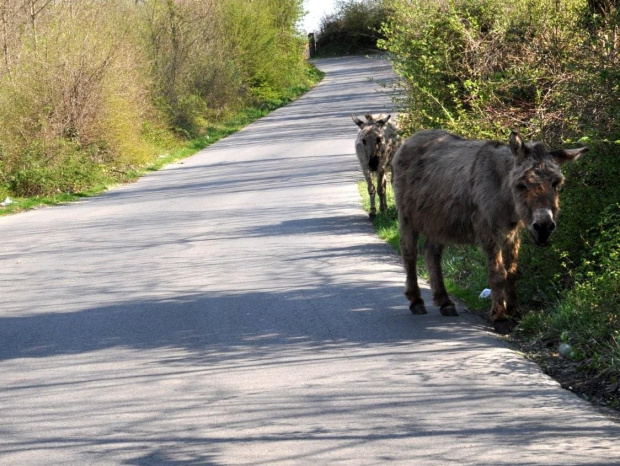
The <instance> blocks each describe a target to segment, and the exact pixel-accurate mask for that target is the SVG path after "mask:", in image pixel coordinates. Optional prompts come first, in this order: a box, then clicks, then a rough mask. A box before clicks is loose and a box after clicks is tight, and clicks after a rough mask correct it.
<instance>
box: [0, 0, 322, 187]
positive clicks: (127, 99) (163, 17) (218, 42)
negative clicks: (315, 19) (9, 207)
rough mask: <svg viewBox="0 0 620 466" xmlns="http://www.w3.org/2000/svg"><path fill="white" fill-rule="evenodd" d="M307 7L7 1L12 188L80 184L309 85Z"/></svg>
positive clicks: (0, 25)
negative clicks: (302, 31)
mask: <svg viewBox="0 0 620 466" xmlns="http://www.w3.org/2000/svg"><path fill="white" fill-rule="evenodd" d="M29 6H34V7H36V8H34V9H30V8H29ZM33 12H34V16H33ZM302 14H303V9H302V0H254V1H252V2H247V1H243V0H221V1H203V0H145V1H140V2H128V1H126V0H100V1H98V2H83V1H79V0H62V1H61V0H51V1H47V0H46V1H45V2H39V1H38V0H28V1H25V2H16V1H13V0H7V1H5V2H4V3H3V6H2V14H1V15H0V29H1V30H2V35H0V54H1V57H0V58H1V60H0V192H2V193H3V195H6V194H13V195H16V194H19V195H39V194H55V193H57V192H66V191H76V190H80V189H82V188H83V187H85V186H88V185H89V183H94V182H98V181H97V180H100V179H102V177H104V176H109V175H114V174H123V173H127V172H131V171H132V170H133V169H134V168H137V167H140V166H142V165H145V164H148V163H149V162H150V161H151V160H153V158H154V157H155V155H156V154H157V153H158V152H161V151H163V150H166V149H168V148H169V147H170V146H171V145H173V144H175V143H177V141H178V139H177V137H178V136H179V135H182V136H184V137H185V136H189V137H193V136H197V135H202V134H203V133H204V132H205V131H206V130H207V128H211V127H213V123H217V122H218V121H220V120H222V119H225V118H228V117H229V116H230V115H234V114H235V113H236V112H239V111H241V110H242V109H244V108H245V107H251V106H256V107H260V106H261V105H262V104H263V101H268V102H271V103H273V102H276V101H279V100H280V99H282V98H283V97H284V96H287V95H289V89H290V88H303V87H307V86H308V85H309V84H310V82H311V81H312V79H311V77H309V76H308V74H307V73H308V71H307V66H306V64H305V63H304V61H303V57H302V51H303V46H304V41H303V39H302V38H301V37H300V36H299V35H298V33H297V31H296V29H295V24H296V22H297V21H298V19H299V18H300V17H301V15H302ZM269 105H271V104H269ZM71 179H73V182H72V181H71Z"/></svg>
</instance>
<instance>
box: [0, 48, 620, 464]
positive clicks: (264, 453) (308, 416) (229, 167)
mask: <svg viewBox="0 0 620 466" xmlns="http://www.w3.org/2000/svg"><path fill="white" fill-rule="evenodd" d="M318 65H319V67H320V68H321V69H323V70H324V71H326V72H327V76H326V78H325V80H324V81H323V82H322V83H321V84H320V85H319V86H317V87H316V88H315V89H314V90H313V91H311V92H310V93H308V94H307V95H305V96H304V97H303V98H301V99H299V100H298V101H296V102H294V103H292V104H291V105H289V106H287V107H285V108H282V109H279V110H277V111H275V112H273V113H272V114H271V115H269V116H268V117H266V118H263V119H262V120H260V121H258V122H256V123H254V124H252V125H250V126H249V127H247V128H246V129H244V130H243V131H241V132H239V133H237V134H235V135H233V136H231V137H229V138H227V139H225V140H223V141H221V142H219V143H217V144H215V145H213V146H211V147H209V148H208V149H206V150H203V151H201V152H200V153H199V154H197V155H196V156H194V157H192V158H190V159H186V160H185V161H183V162H182V163H177V164H173V165H171V166H169V167H167V168H166V169H164V170H162V171H159V172H156V173H152V174H149V175H148V176H145V177H144V178H143V179H141V180H140V181H138V182H137V183H134V184H132V185H128V186H124V187H121V188H118V189H114V190H112V191H109V192H108V193H106V194H104V195H102V196H100V197H98V198H93V199H88V200H85V201H84V202H81V203H79V204H71V205H66V206H60V207H54V208H48V209H42V210H38V211H32V212H28V213H24V214H19V215H15V216H11V217H7V218H2V219H0V231H1V232H2V242H1V246H0V274H1V281H0V283H1V284H2V290H1V292H0V380H1V382H0V419H1V425H0V463H1V464H15V465H26V464H28V465H32V464H46V465H47V464H130V465H131V464H133V465H138V464H213V465H220V464H253V465H259V464H310V463H311V464H336V463H348V464H356V465H359V464H364V465H366V464H385V463H387V462H396V463H400V464H424V465H431V464H449V463H453V464H487V465H497V464H563V465H564V464H620V441H619V437H620V427H619V426H618V425H617V424H614V423H613V422H612V421H610V420H608V419H606V418H605V417H604V416H602V415H601V414H598V413H597V412H596V411H595V410H594V409H593V408H592V407H591V406H590V405H589V404H587V403H586V402H584V401H582V400H580V399H579V398H577V397H575V396H574V395H572V394H571V393H570V392H567V391H565V390H562V389H561V388H560V387H559V385H558V384H557V383H556V382H554V381H552V380H551V379H549V378H548V377H546V376H544V375H543V374H542V373H541V372H540V370H539V369H538V367H537V366H535V365H534V364H532V363H530V362H528V361H526V360H525V359H524V358H523V357H522V356H520V355H519V354H518V353H516V352H515V351H513V350H511V349H510V348H509V347H508V346H507V345H506V344H505V343H503V342H502V341H501V339H499V338H498V337H496V336H495V335H494V334H493V333H492V332H491V331H489V329H488V328H487V327H485V326H484V325H483V324H482V323H481V322H480V321H478V320H476V318H475V317H474V316H471V315H468V314H467V313H464V315H463V316H461V317H458V318H446V317H442V316H440V315H439V312H438V310H437V309H436V308H433V307H431V306H429V314H428V315H424V316H413V315H411V313H410V312H409V310H408V307H407V301H406V300H405V298H404V296H403V295H402V291H403V285H404V272H403V270H402V267H401V265H400V261H399V259H398V257H397V256H396V255H395V254H394V253H393V252H392V251H391V250H390V248H389V247H388V246H387V245H385V244H383V243H382V242H381V241H380V240H379V239H378V238H377V237H376V236H375V235H374V233H373V230H372V228H371V225H370V223H369V222H368V220H367V219H366V214H365V213H364V212H363V211H362V209H361V207H360V205H359V195H358V191H357V186H356V181H357V180H358V179H360V177H361V173H360V171H359V169H358V165H357V160H356V158H355V155H354V147H353V141H354V138H355V134H356V131H357V127H356V126H355V125H354V124H353V123H352V121H351V120H350V118H349V116H348V115H349V113H351V112H354V113H358V114H360V115H361V114H363V113H364V112H367V111H372V112H375V113H378V112H381V111H385V110H388V109H389V108H390V99H389V96H388V94H387V91H386V89H384V88H381V87H378V83H379V82H381V81H386V80H389V79H390V77H391V74H390V71H389V66H388V64H387V63H386V62H385V61H383V60H381V59H366V58H347V59H333V60H324V61H320V62H318ZM369 76H372V77H374V78H375V81H371V80H369V79H368V77H369Z"/></svg>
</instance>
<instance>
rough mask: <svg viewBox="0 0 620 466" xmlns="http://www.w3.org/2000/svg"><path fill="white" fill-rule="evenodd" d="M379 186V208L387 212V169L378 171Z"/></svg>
mask: <svg viewBox="0 0 620 466" xmlns="http://www.w3.org/2000/svg"><path fill="white" fill-rule="evenodd" d="M377 188H378V190H379V210H380V211H381V212H385V211H386V210H387V196H386V191H385V189H386V179H385V171H383V170H382V169H379V171H378V172H377Z"/></svg>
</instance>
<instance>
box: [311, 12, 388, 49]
mask: <svg viewBox="0 0 620 466" xmlns="http://www.w3.org/2000/svg"><path fill="white" fill-rule="evenodd" d="M386 5H387V3H386V2H385V0H343V1H340V2H338V3H337V4H336V12H335V13H334V14H332V15H327V16H325V17H324V18H323V19H322V20H321V26H320V32H319V34H318V36H317V54H318V55H319V56H323V57H325V56H339V55H351V54H359V53H368V52H376V51H377V41H378V40H379V39H382V38H383V37H384V36H383V34H382V33H381V25H382V24H383V22H384V21H385V20H386V18H387V14H388V9H387V6H386Z"/></svg>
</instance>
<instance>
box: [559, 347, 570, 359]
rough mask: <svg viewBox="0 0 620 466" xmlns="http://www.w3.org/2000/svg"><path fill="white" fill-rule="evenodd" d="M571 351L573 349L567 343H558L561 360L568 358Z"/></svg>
mask: <svg viewBox="0 0 620 466" xmlns="http://www.w3.org/2000/svg"><path fill="white" fill-rule="evenodd" d="M572 351H573V347H572V346H571V345H569V344H568V343H560V346H559V347H558V353H560V356H562V357H563V358H570V357H571V352H572Z"/></svg>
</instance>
